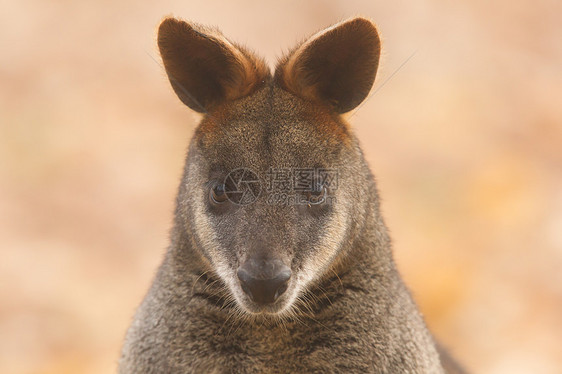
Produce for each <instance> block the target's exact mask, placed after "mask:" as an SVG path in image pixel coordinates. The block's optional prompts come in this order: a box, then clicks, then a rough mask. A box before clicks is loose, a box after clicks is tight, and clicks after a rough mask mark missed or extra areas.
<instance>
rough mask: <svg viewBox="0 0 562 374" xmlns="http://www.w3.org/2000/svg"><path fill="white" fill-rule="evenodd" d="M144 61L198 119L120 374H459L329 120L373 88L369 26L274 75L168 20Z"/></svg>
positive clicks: (346, 134)
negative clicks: (153, 54) (151, 62)
mask: <svg viewBox="0 0 562 374" xmlns="http://www.w3.org/2000/svg"><path fill="white" fill-rule="evenodd" d="M158 47H159V49H160V53H161V56H162V60H163V62H164V67H165V69H166V72H167V75H168V78H169V80H170V82H171V85H172V87H173V89H174V91H175V93H176V94H177V95H178V96H179V98H180V100H181V101H182V102H183V103H185V104H186V105H187V106H188V107H190V108H191V109H193V110H195V111H197V112H201V113H203V117H202V120H201V122H200V124H199V126H198V127H197V129H196V131H195V133H194V135H193V138H192V140H191V142H190V145H189V150H188V155H187V160H186V164H185V169H184V174H183V178H182V180H181V184H180V187H179V192H178V195H177V202H176V203H177V206H176V210H175V221H174V226H173V229H172V232H171V243H170V246H169V248H168V250H167V252H166V255H165V258H164V260H163V263H162V265H161V266H160V268H159V270H158V273H157V275H156V277H155V279H154V282H153V284H152V286H151V288H150V290H149V292H148V294H147V295H146V297H145V299H144V301H143V302H142V304H141V306H140V307H139V309H138V310H137V313H136V315H135V317H134V321H133V323H132V325H131V327H130V328H129V330H128V333H127V336H126V339H125V343H124V347H123V352H122V357H121V359H120V363H119V372H120V373H123V374H124V373H136V374H140V373H446V372H447V373H457V372H458V373H460V372H461V370H460V369H459V368H458V367H457V366H456V365H455V363H454V362H453V361H452V360H451V359H450V358H449V357H448V356H447V355H446V354H445V353H444V352H443V351H441V350H440V349H438V348H437V345H436V343H435V341H434V339H433V338H432V336H431V334H430V333H429V331H428V329H427V328H426V325H425V323H424V321H423V318H422V316H421V315H420V313H419V311H418V309H417V307H416V305H415V303H414V301H413V300H412V297H411V296H410V294H409V292H408V290H407V288H406V287H405V285H404V283H403V281H402V280H401V278H400V275H399V273H398V271H397V270H396V266H395V263H394V261H393V257H392V249H391V242H390V239H389V235H388V232H387V229H386V226H385V224H384V222H383V219H382V217H381V214H380V209H379V198H378V194H377V189H376V186H375V182H374V179H373V176H372V174H371V172H370V170H369V167H368V166H367V164H366V161H365V159H364V157H363V154H362V151H361V149H360V147H359V143H358V140H357V138H356V137H355V136H354V134H353V133H352V131H351V129H350V127H349V125H348V124H347V123H346V121H345V119H344V118H343V117H342V114H344V113H346V112H349V111H350V110H352V109H354V108H356V107H357V106H358V105H359V104H360V103H361V102H362V101H363V100H365V98H366V97H367V95H368V94H369V91H370V89H371V87H372V85H373V82H374V79H375V75H376V72H377V67H378V62H379V55H380V48H381V43H380V39H379V35H378V32H377V29H376V27H375V25H374V24H373V23H372V22H371V21H369V20H367V19H365V18H354V19H350V20H346V21H343V22H340V23H338V24H336V25H334V26H332V27H329V28H327V29H325V30H323V31H321V32H318V33H317V34H315V35H313V36H312V37H311V38H309V39H308V40H306V41H304V42H303V43H302V44H300V45H299V46H297V47H296V48H295V49H293V50H292V51H290V52H289V53H288V54H287V55H286V56H285V57H284V58H283V59H281V60H280V61H279V63H278V65H277V67H276V69H275V72H274V74H271V72H270V70H269V69H268V67H267V66H266V64H265V63H264V61H263V60H262V59H260V58H258V57H256V56H254V54H253V53H251V52H250V51H249V50H247V49H246V48H243V47H241V46H240V45H238V44H235V43H233V42H231V41H229V40H227V39H226V38H225V37H224V36H223V35H222V34H221V33H220V32H219V31H217V30H215V29H210V28H205V27H202V26H200V25H197V24H194V23H188V22H185V21H182V20H178V19H175V18H167V19H165V20H164V21H163V22H162V23H161V25H160V27H159V30H158Z"/></svg>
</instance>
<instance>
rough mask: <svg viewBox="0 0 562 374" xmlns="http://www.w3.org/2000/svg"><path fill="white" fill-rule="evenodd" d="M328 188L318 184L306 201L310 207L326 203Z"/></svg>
mask: <svg viewBox="0 0 562 374" xmlns="http://www.w3.org/2000/svg"><path fill="white" fill-rule="evenodd" d="M327 195H328V188H327V187H326V186H324V185H321V184H317V185H315V186H314V189H313V190H312V191H309V192H307V194H306V199H307V202H308V205H309V206H310V205H320V204H322V203H324V202H325V201H326V196H327Z"/></svg>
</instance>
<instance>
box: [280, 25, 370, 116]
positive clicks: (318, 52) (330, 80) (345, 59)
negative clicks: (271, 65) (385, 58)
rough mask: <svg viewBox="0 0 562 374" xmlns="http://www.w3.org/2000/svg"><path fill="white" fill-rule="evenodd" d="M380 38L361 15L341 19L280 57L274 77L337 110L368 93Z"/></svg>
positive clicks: (354, 103)
mask: <svg viewBox="0 0 562 374" xmlns="http://www.w3.org/2000/svg"><path fill="white" fill-rule="evenodd" d="M380 48H381V42H380V38H379V35H378V32H377V29H376V27H375V25H374V24H373V23H372V22H371V21H369V20H367V19H365V18H354V19H351V20H347V21H343V22H341V23H338V24H336V25H334V26H332V27H329V28H327V29H325V30H323V31H320V32H319V33H317V34H316V35H314V36H312V37H311V38H310V39H309V40H307V41H305V42H304V43H303V44H301V45H300V46H299V47H297V48H296V49H295V50H294V51H293V52H292V53H291V54H289V55H288V56H286V57H285V58H284V59H282V60H281V62H280V63H279V65H278V66H277V69H276V72H275V79H276V80H277V82H278V83H279V84H280V85H281V87H282V88H284V89H285V90H287V91H289V92H292V93H293V94H295V95H297V96H299V97H302V98H303V99H306V100H312V101H323V102H326V103H329V104H331V105H332V106H333V108H334V109H335V110H336V111H337V112H338V113H345V112H348V111H350V110H352V109H353V108H355V107H356V106H358V105H359V104H360V103H361V102H362V101H363V100H364V99H365V98H366V97H367V95H368V94H369V91H370V90H371V87H372V86H373V82H374V81H375V75H376V73H377V67H378V65H379V56H380Z"/></svg>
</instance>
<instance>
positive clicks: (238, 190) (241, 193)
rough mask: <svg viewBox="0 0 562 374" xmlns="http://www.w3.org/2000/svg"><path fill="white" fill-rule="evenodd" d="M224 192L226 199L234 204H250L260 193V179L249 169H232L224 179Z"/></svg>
mask: <svg viewBox="0 0 562 374" xmlns="http://www.w3.org/2000/svg"><path fill="white" fill-rule="evenodd" d="M224 192H225V193H226V197H227V198H228V200H230V201H231V202H233V203H234V204H238V205H248V204H252V203H253V202H255V201H256V200H257V199H258V197H259V196H260V193H261V183H260V179H259V177H258V175H257V174H256V173H254V172H253V171H252V170H250V169H246V168H239V169H234V170H232V171H231V172H230V173H228V174H227V175H226V178H225V179H224Z"/></svg>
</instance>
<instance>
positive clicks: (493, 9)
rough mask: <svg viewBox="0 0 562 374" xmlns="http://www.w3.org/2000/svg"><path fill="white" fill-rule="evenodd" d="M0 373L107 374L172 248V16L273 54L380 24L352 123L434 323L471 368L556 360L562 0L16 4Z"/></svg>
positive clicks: (1, 185)
mask: <svg viewBox="0 0 562 374" xmlns="http://www.w3.org/2000/svg"><path fill="white" fill-rule="evenodd" d="M0 9H1V12H0V372H1V373H4V374H24V373H25V374H47V373H49V374H50V373H61V374H64V373H85V374H90V373H92V374H93V373H112V372H115V370H116V363H117V360H118V357H119V350H120V346H121V342H122V340H123V337H124V334H125V331H126V329H127V327H128V325H129V323H130V321H131V318H132V315H133V313H134V310H135V308H136V307H137V305H138V304H139V303H140V301H141V299H142V297H143V295H144V293H145V292H146V290H147V288H148V286H149V284H150V282H151V279H152V277H153V274H154V272H155V270H156V268H157V266H158V264H159V262H160V260H161V258H162V255H163V253H164V250H165V248H166V245H167V243H168V238H167V236H168V230H169V229H170V226H171V221H172V211H173V201H174V196H175V192H176V188H177V185H178V182H179V178H180V174H181V169H182V164H183V158H184V154H185V151H186V146H187V143H188V140H189V138H190V136H191V134H192V132H193V130H194V128H195V126H196V124H197V120H198V119H197V117H196V116H195V115H194V114H193V113H192V112H191V111H190V110H189V109H188V108H187V107H185V106H183V105H182V104H181V102H180V101H179V100H178V99H177V98H176V96H175V95H174V94H173V92H172V89H171V87H170V85H169V83H168V81H167V79H166V77H165V73H164V71H163V69H162V68H161V67H160V66H159V63H158V62H159V61H160V59H159V57H158V54H157V49H156V43H155V39H156V27H157V25H158V24H159V22H160V20H161V19H162V18H163V17H164V16H166V15H175V16H179V17H183V18H186V19H190V20H194V21H197V22H199V23H203V24H210V25H216V26H218V27H220V29H221V30H222V31H223V32H224V33H225V35H227V36H228V37H229V38H231V39H232V40H235V41H238V42H241V43H244V44H246V45H247V46H249V47H250V48H252V49H254V50H256V51H258V52H260V53H261V54H262V55H263V56H264V57H266V58H267V59H268V61H269V62H270V63H271V64H274V62H275V61H276V58H277V57H279V56H280V55H281V54H282V53H283V52H284V51H286V50H287V49H288V48H291V47H292V46H294V45H295V43H296V42H297V41H299V40H301V39H302V38H303V37H305V36H308V35H310V34H312V33H314V32H315V31H317V30H319V29H321V28H323V27H325V26H328V25H330V24H332V23H335V22H337V21H339V20H341V19H344V18H347V17H350V16H354V15H364V16H367V17H370V18H372V19H373V20H374V21H375V22H376V23H377V24H378V26H379V30H380V32H381V33H382V37H383V43H384V44H383V58H382V63H381V67H380V68H379V74H378V77H377V83H376V84H375V89H376V90H377V91H376V93H375V94H374V95H373V96H372V97H371V98H370V99H369V100H368V101H367V102H366V103H365V104H364V105H363V106H362V107H361V109H360V110H359V111H358V112H357V113H356V114H353V115H352V117H351V120H350V121H351V123H352V126H353V127H354V129H355V131H356V133H357V135H358V137H359V138H360V140H361V142H362V144H363V147H364V151H365V153H366V156H367V158H368V161H369V162H370V164H371V166H372V169H373V171H374V173H375V175H376V176H377V180H378V184H379V188H380V190H381V195H382V197H383V205H382V208H383V210H384V214H385V217H386V219H387V223H388V225H389V227H390V229H391V232H392V236H393V238H394V242H395V251H396V258H397V261H398V263H399V267H400V270H401V272H402V273H403V275H404V277H405V279H406V281H407V283H408V284H409V286H410V287H411V289H412V290H413V293H414V296H415V298H416V300H417V301H418V302H419V304H420V306H421V309H422V311H423V313H424V314H425V317H426V319H427V322H428V324H429V326H430V328H431V329H432V331H433V332H434V333H435V335H436V336H437V337H439V339H441V340H442V342H443V343H444V345H445V346H447V347H449V349H450V350H451V351H452V352H453V354H454V355H455V356H456V357H457V358H458V359H459V360H460V361H461V362H463V363H464V364H465V366H466V367H467V368H469V369H471V370H472V372H474V373H488V374H497V373H561V372H562V150H561V148H562V105H561V103H562V101H561V98H562V68H561V67H562V16H561V15H562V3H561V2H559V1H556V0H535V1H530V0H526V1H507V0H499V1H492V2H490V1H482V0H476V1H474V0H473V1H461V2H455V3H454V4H453V3H452V2H449V1H439V0H432V1H396V2H384V3H383V2H378V1H345V2H344V1H318V0H309V1H283V2H276V3H273V2H260V1H257V0H256V1H250V0H244V1H236V2H226V1H222V2H221V1H187V0H184V1H181V2H180V1H165V0H163V1H160V2H157V3H156V2H152V3H149V2H144V3H140V2H137V1H131V0H125V1H97V2H71V1H49V2H45V1H30V0H22V1H15V0H11V1H10V0H8V1H7V2H6V1H4V2H2V3H1V5H0Z"/></svg>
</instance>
